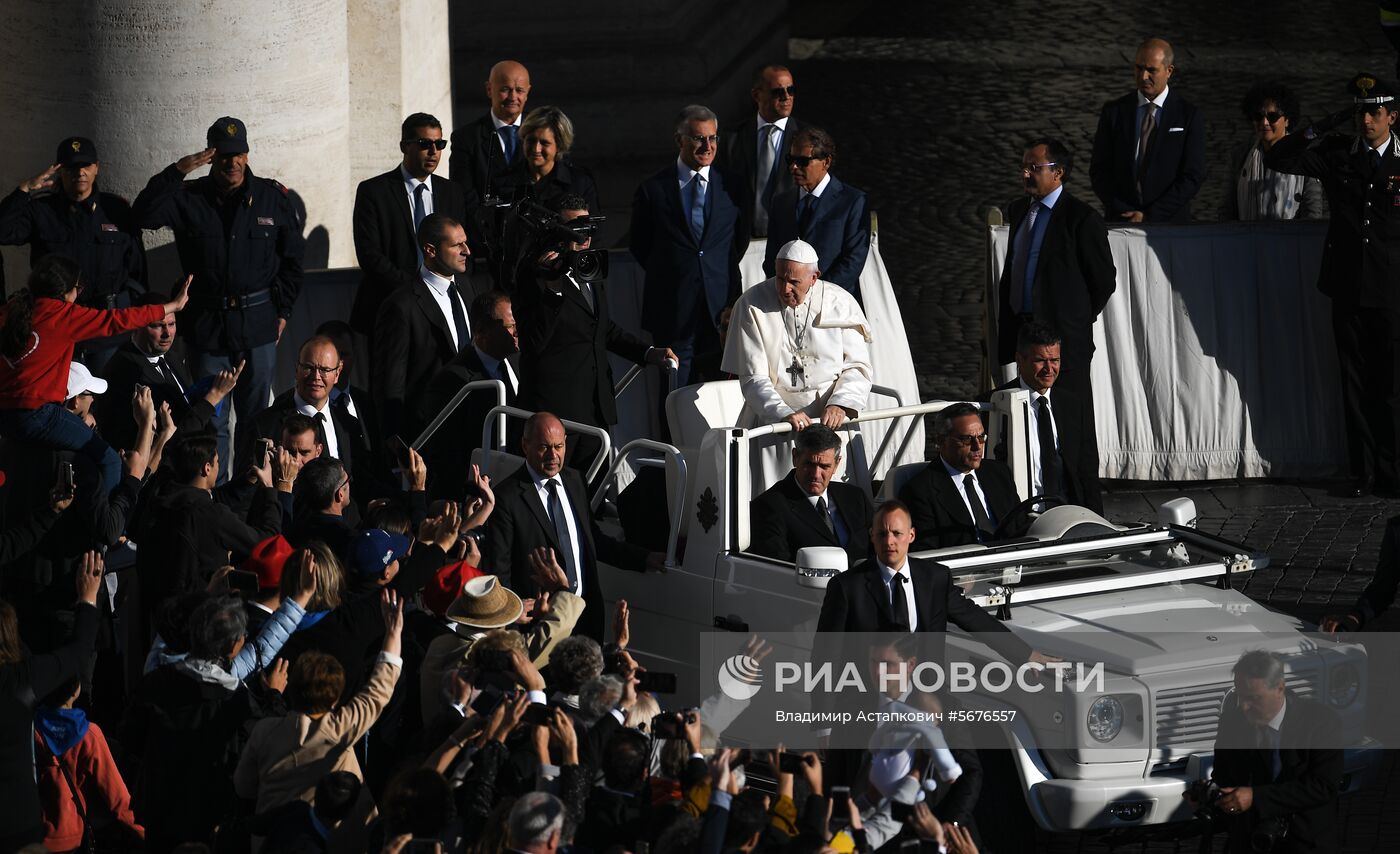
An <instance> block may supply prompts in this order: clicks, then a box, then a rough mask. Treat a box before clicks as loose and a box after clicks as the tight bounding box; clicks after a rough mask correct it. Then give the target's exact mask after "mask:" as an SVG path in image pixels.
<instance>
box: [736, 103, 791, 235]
mask: <svg viewBox="0 0 1400 854" xmlns="http://www.w3.org/2000/svg"><path fill="white" fill-rule="evenodd" d="M733 126H734V127H736V128H738V130H736V131H734V132H733V133H728V134H725V137H724V168H725V171H726V172H728V173H729V175H730V177H731V178H733V179H734V187H735V191H736V193H737V195H738V197H739V200H740V204H742V205H743V207H744V210H745V211H747V212H749V213H752V212H753V208H754V201H755V197H756V196H758V197H761V198H762V199H763V207H764V209H765V210H767V211H768V212H769V214H770V215H771V214H772V211H773V197H774V196H776V195H777V194H778V193H781V192H783V191H785V190H790V189H792V187H793V184H792V172H791V170H789V169H788V168H787V163H786V162H785V161H784V160H783V156H784V155H786V154H787V151H788V146H789V145H790V144H791V142H792V139H793V137H795V136H796V135H797V132H798V131H800V130H802V128H803V127H805V125H803V124H802V122H801V121H799V120H798V119H797V118H796V117H795V116H789V117H788V120H787V125H786V126H784V128H783V136H782V139H780V140H778V149H777V155H778V156H777V157H776V158H775V159H774V160H773V171H772V172H769V173H768V180H767V182H765V183H764V185H763V186H762V187H761V188H760V187H756V186H755V184H756V182H757V181H758V116H757V114H754V113H750V114H749V115H748V117H747V118H745V119H744V120H743V121H741V122H735V123H734V125H733ZM750 230H751V231H752V232H753V236H754V237H763V236H764V235H763V234H759V233H758V228H757V223H754V224H753V227H752V228H751V229H750Z"/></svg>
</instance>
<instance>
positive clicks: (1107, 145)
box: [1089, 39, 1206, 222]
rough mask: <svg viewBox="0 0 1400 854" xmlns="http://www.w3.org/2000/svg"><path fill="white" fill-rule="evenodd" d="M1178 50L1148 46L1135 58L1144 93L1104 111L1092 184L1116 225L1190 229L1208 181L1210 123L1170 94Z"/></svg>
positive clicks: (1151, 41) (1115, 102)
mask: <svg viewBox="0 0 1400 854" xmlns="http://www.w3.org/2000/svg"><path fill="white" fill-rule="evenodd" d="M1172 61H1173V56H1172V46H1171V45H1170V44H1167V43H1166V42H1165V41H1162V40H1161V39H1148V40H1147V41H1145V42H1143V43H1142V45H1141V46H1140V47H1138V49H1137V55H1136V56H1135V57H1134V58H1133V66H1134V75H1135V80H1136V83H1137V91H1135V92H1133V93H1132V94H1129V95H1124V96H1123V97H1121V98H1117V99H1114V100H1112V101H1109V102H1108V103H1107V104H1104V106H1103V111H1102V112H1101V113H1099V126H1098V129H1097V130H1095V131H1094V154H1093V157H1092V159H1091V160H1090V161H1089V178H1090V180H1091V181H1092V182H1093V185H1094V193H1095V194H1096V195H1098V197H1099V201H1101V202H1103V210H1104V218H1105V219H1107V220H1108V221H1109V222H1190V220H1191V199H1193V198H1195V196H1196V192H1197V191H1198V190H1200V189H1201V183H1202V182H1203V181H1205V177H1206V148H1205V146H1206V142H1205V139H1206V136H1205V135H1206V128H1205V116H1204V115H1202V114H1201V112H1200V111H1198V110H1197V109H1196V108H1195V107H1194V106H1192V105H1191V104H1190V103H1189V102H1187V101H1185V100H1183V99H1182V97H1181V96H1180V95H1178V94H1176V93H1174V92H1172V91H1171V90H1170V88H1169V87H1168V85H1167V81H1168V80H1170V79H1171V76H1172V72H1173V71H1174V70H1175V68H1174V67H1173V65H1172Z"/></svg>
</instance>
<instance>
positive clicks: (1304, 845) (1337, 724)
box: [1211, 693, 1344, 852]
mask: <svg viewBox="0 0 1400 854" xmlns="http://www.w3.org/2000/svg"><path fill="white" fill-rule="evenodd" d="M1287 703H1288V706H1287V710H1286V711H1285V712H1284V715H1283V724H1282V726H1281V727H1280V729H1279V751H1278V752H1279V762H1280V766H1281V767H1280V770H1279V775H1278V779H1273V778H1272V774H1271V773H1270V768H1269V765H1270V756H1269V755H1268V752H1267V751H1265V750H1262V749H1259V748H1254V749H1247V748H1233V749H1218V750H1216V751H1215V770H1214V771H1213V772H1212V773H1211V776H1212V777H1213V778H1214V780H1215V782H1216V783H1218V784H1220V785H1221V786H1251V787H1253V789H1254V805H1253V807H1252V808H1251V809H1250V810H1249V811H1248V812H1247V813H1245V814H1244V815H1241V816H1234V817H1232V818H1231V819H1230V821H1231V827H1230V842H1231V849H1232V850H1235V851H1249V850H1251V849H1250V845H1249V835H1250V831H1251V830H1252V829H1253V828H1254V827H1255V826H1256V824H1257V822H1259V821H1261V820H1268V819H1272V818H1279V817H1283V816H1287V817H1288V833H1287V835H1286V836H1285V837H1284V839H1283V840H1282V841H1281V842H1280V844H1279V845H1278V846H1276V847H1275V848H1274V850H1275V851H1313V852H1331V851H1336V850H1337V849H1338V845H1337V790H1338V789H1339V788H1340V786H1341V782H1342V773H1343V770H1344V769H1343V764H1342V750H1341V749H1340V748H1337V747H1323V746H1322V745H1325V744H1329V743H1332V744H1335V742H1336V733H1337V732H1338V731H1339V730H1340V729H1341V720H1340V719H1339V718H1338V717H1337V713H1336V712H1334V711H1332V710H1331V709H1329V708H1327V707H1325V706H1323V705H1321V704H1320V703H1317V702H1314V701H1313V700H1309V699H1306V698H1303V697H1295V696H1294V695H1293V694H1292V693H1289V694H1288V699H1287ZM1255 737H1256V736H1255V730H1254V727H1253V726H1252V725H1251V724H1250V723H1249V722H1248V721H1247V720H1245V718H1244V716H1243V715H1241V714H1240V711H1239V708H1238V707H1237V706H1236V705H1235V704H1234V703H1227V704H1226V705H1225V708H1224V709H1223V710H1222V711H1221V713H1220V724H1219V728H1218V730H1217V734H1216V741H1217V743H1224V744H1235V745H1239V744H1250V743H1253V741H1254V739H1255Z"/></svg>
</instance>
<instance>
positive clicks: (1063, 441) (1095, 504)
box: [994, 380, 1103, 516]
mask: <svg viewBox="0 0 1400 854" xmlns="http://www.w3.org/2000/svg"><path fill="white" fill-rule="evenodd" d="M1020 386H1021V381H1020V380H1012V381H1011V382H1009V383H1006V384H1005V385H1000V386H997V391H1004V390H1007V389H1016V388H1020ZM1050 415H1051V417H1052V418H1054V420H1055V430H1056V431H1057V432H1058V434H1059V439H1060V459H1061V461H1062V463H1063V474H1064V477H1065V495H1064V497H1065V498H1067V499H1069V501H1070V503H1072V504H1078V505H1080V506H1082V507H1088V508H1089V509H1090V510H1092V511H1094V512H1095V513H1097V514H1099V515H1100V516H1102V515H1103V493H1102V491H1101V490H1100V488H1099V446H1098V441H1097V439H1096V434H1095V433H1094V413H1093V411H1092V410H1091V409H1090V408H1089V407H1088V406H1087V405H1085V403H1084V401H1083V400H1082V399H1081V398H1079V397H1076V396H1075V394H1074V393H1073V392H1071V391H1070V390H1068V389H1062V388H1058V387H1056V388H1055V389H1053V390H1052V391H1051V392H1050ZM1032 432H1034V427H1032ZM1032 441H1034V437H1032ZM994 450H995V456H996V458H997V459H998V460H1005V459H1006V445H1005V444H1000V445H997V446H996V448H995V449H994ZM1027 497H1029V496H1027Z"/></svg>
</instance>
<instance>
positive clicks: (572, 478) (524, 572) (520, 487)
mask: <svg viewBox="0 0 1400 854" xmlns="http://www.w3.org/2000/svg"><path fill="white" fill-rule="evenodd" d="M560 476H561V477H562V479H563V482H564V493H565V494H566V495H567V496H568V498H569V505H570V507H571V509H572V510H573V514H574V527H575V529H576V530H577V531H578V535H579V538H580V539H581V540H582V542H581V543H579V560H580V563H581V565H580V567H579V572H580V574H582V576H583V599H584V603H585V608H584V611H583V616H582V617H580V618H579V622H578V628H577V631H578V633H579V634H584V635H588V636H589V637H591V638H594V639H595V640H598V641H600V642H601V640H602V637H603V591H602V588H601V587H600V586H599V583H598V561H599V560H602V561H604V562H606V563H610V564H613V565H615V566H619V567H622V568H623V569H630V570H634V571H637V572H642V571H645V569H646V557H647V552H646V549H643V548H639V547H637V546H633V545H631V544H630V543H626V542H622V541H620V540H615V539H613V538H612V537H610V536H608V535H607V534H605V533H603V532H602V531H601V530H599V528H598V524H597V522H595V521H594V519H593V512H592V509H591V508H590V507H589V505H588V494H587V493H586V492H585V491H584V487H583V478H582V477H581V476H580V475H579V474H578V472H576V471H574V470H573V469H571V468H565V469H564V470H563V471H562V472H561V474H560ZM495 492H496V509H495V511H494V512H493V513H492V514H491V521H490V522H489V523H488V530H487V532H486V542H485V550H484V551H485V554H484V556H483V560H482V564H483V567H484V568H485V569H486V571H487V572H490V573H493V574H495V575H496V576H497V577H499V578H500V579H501V583H503V584H505V585H506V586H507V587H509V588H510V589H511V590H514V591H515V592H516V593H518V594H520V595H521V596H522V597H523V598H526V599H529V598H531V597H533V596H534V595H535V594H536V593H537V592H539V591H538V589H537V588H536V586H535V582H534V579H532V578H531V577H530V573H529V566H530V560H529V555H530V552H531V551H532V550H534V549H537V548H540V547H542V546H548V547H549V548H552V549H554V553H555V555H556V556H558V555H560V554H562V552H561V548H560V545H559V540H558V538H557V537H556V536H555V534H554V524H553V523H552V522H551V521H550V519H549V514H548V513H546V512H545V508H544V504H543V503H542V502H541V501H540V498H539V493H537V492H536V491H535V484H534V482H533V481H532V480H531V479H530V471H529V469H528V468H524V467H522V468H521V469H520V471H518V472H516V474H515V475H514V476H513V477H511V478H510V479H509V480H507V481H505V482H504V483H503V484H501V485H499V486H497V487H496V488H495ZM560 565H561V566H562V565H563V561H562V559H561V560H560Z"/></svg>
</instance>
